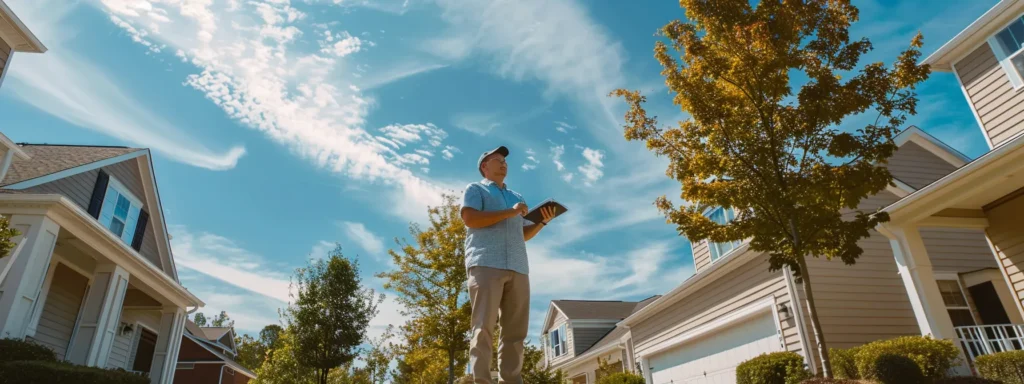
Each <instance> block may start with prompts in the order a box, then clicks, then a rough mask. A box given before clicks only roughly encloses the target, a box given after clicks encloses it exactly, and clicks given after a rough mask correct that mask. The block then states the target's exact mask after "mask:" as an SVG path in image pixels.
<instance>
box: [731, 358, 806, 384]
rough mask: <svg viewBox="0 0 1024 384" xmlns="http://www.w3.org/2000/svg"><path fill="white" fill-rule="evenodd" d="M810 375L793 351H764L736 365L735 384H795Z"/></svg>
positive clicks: (801, 360) (802, 360)
mask: <svg viewBox="0 0 1024 384" xmlns="http://www.w3.org/2000/svg"><path fill="white" fill-rule="evenodd" d="M810 376H811V374H810V373H809V372H807V368H804V358H803V357H802V356H800V355H798V354H796V353H794V352H775V353H766V354H763V355H760V356H758V357H755V358H753V359H750V360H747V361H744V362H743V363H742V364H740V365H739V366H737V367H736V383H737V384H797V383H800V382H801V381H803V380H804V379H807V378H808V377H810Z"/></svg>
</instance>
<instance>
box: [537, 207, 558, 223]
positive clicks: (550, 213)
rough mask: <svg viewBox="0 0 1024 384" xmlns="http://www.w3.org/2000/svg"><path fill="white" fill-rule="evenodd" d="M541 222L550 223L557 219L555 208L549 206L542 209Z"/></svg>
mask: <svg viewBox="0 0 1024 384" xmlns="http://www.w3.org/2000/svg"><path fill="white" fill-rule="evenodd" d="M540 217H541V222H543V223H544V224H547V223H550V222H551V219H554V218H555V207H552V206H547V207H543V208H541V209H540Z"/></svg>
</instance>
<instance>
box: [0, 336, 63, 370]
mask: <svg viewBox="0 0 1024 384" xmlns="http://www.w3.org/2000/svg"><path fill="white" fill-rule="evenodd" d="M8 361H57V357H56V356H54V355H53V351H51V350H50V348H46V347H44V346H42V345H39V344H36V343H32V342H28V341H24V340H18V339H0V364H2V363H6V362H8Z"/></svg>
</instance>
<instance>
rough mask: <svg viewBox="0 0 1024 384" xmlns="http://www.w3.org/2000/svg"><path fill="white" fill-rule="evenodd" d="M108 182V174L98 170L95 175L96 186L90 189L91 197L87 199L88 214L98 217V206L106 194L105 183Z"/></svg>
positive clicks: (100, 206) (100, 205) (101, 204)
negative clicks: (98, 172)
mask: <svg viewBox="0 0 1024 384" xmlns="http://www.w3.org/2000/svg"><path fill="white" fill-rule="evenodd" d="M109 182H110V175H108V174H107V173H106V172H103V170H102V169H101V170H100V174H99V176H96V186H95V187H93V189H92V198H91V199H89V215H91V216H92V217H94V218H97V219H98V218H100V208H102V207H103V197H104V196H106V194H107V184H108V183H109Z"/></svg>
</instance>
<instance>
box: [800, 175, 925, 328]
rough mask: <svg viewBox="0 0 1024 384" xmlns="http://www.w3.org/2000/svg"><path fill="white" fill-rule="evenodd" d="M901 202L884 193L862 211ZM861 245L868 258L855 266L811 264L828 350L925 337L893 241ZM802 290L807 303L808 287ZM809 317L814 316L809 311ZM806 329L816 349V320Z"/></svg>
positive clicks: (875, 237)
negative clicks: (889, 339)
mask: <svg viewBox="0 0 1024 384" xmlns="http://www.w3.org/2000/svg"><path fill="white" fill-rule="evenodd" d="M896 200H898V198H897V196H896V195H894V194H892V193H891V192H888V191H882V192H880V193H879V194H877V195H874V196H870V197H868V198H866V199H864V200H863V201H861V204H860V209H862V210H864V211H866V212H872V211H874V210H876V209H878V208H879V207H882V206H886V205H889V204H891V203H893V202H895V201H896ZM858 245H860V247H861V249H863V250H864V253H863V254H861V256H860V257H859V258H858V259H857V262H856V263H855V264H854V265H846V264H845V263H843V262H842V261H841V260H826V259H824V258H808V259H807V269H808V272H809V274H810V277H811V282H812V288H813V291H814V299H815V306H816V307H817V310H818V320H819V321H820V323H821V328H822V332H824V334H825V340H826V341H827V342H828V346H829V347H830V348H849V347H853V346H857V345H861V344H865V343H868V342H871V341H874V340H879V339H886V338H891V337H894V336H901V335H916V334H920V328H919V327H918V325H917V320H916V318H914V311H913V309H912V308H911V306H910V298H909V297H908V296H907V291H906V288H905V287H904V286H903V279H902V278H901V277H900V275H899V273H898V270H897V266H896V259H895V258H894V256H893V253H892V246H891V244H890V243H889V240H888V238H886V237H885V236H883V235H882V234H880V233H878V232H875V231H871V237H869V238H867V239H863V240H861V241H859V242H858ZM796 289H797V291H798V292H800V293H799V295H800V296H801V297H803V292H802V291H803V286H802V284H798V285H797V288H796ZM804 314H805V316H809V314H810V311H808V310H806V306H805V307H804ZM805 325H806V327H807V333H806V335H807V337H808V338H809V343H810V344H811V345H813V344H814V341H813V340H814V339H813V337H814V336H813V335H814V334H813V332H811V322H810V320H808V321H806V322H805Z"/></svg>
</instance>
